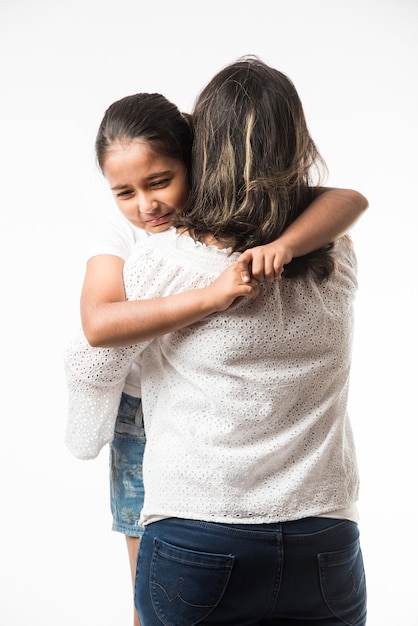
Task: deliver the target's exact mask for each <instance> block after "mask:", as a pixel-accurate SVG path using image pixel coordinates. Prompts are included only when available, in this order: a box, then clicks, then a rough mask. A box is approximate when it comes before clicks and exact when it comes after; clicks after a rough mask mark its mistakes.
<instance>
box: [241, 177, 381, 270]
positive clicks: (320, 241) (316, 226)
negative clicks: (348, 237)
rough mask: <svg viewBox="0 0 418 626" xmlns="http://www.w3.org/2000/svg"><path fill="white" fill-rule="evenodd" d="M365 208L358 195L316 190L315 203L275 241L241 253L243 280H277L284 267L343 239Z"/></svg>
mask: <svg viewBox="0 0 418 626" xmlns="http://www.w3.org/2000/svg"><path fill="white" fill-rule="evenodd" d="M368 205H369V204H368V201H367V199H366V198H365V197H364V196H363V195H362V194H361V193H359V192H358V191H353V190H351V189H328V188H326V187H320V188H318V195H317V197H316V198H315V200H313V202H311V204H310V205H309V206H308V207H307V208H306V209H305V211H304V212H303V213H302V214H301V215H300V216H299V217H298V218H297V219H296V220H295V221H294V222H293V223H292V224H291V225H290V226H289V227H288V228H286V230H285V231H284V232H283V233H282V234H281V235H280V237H279V238H278V239H276V240H275V241H273V242H271V243H269V244H267V245H265V246H257V247H256V248H251V249H249V250H246V251H245V252H243V253H242V255H241V256H240V257H239V259H238V263H239V265H240V267H241V271H242V273H243V278H244V279H246V280H250V273H251V276H253V277H254V278H256V279H257V280H259V281H266V282H273V281H274V280H280V277H281V274H282V272H283V266H284V265H286V264H287V263H290V261H291V260H292V259H293V258H294V257H298V256H303V255H304V254H308V253H309V252H313V251H314V250H317V249H318V248H321V247H322V246H325V245H326V244H327V243H330V242H331V241H335V240H336V239H338V238H339V237H342V235H344V234H345V233H346V232H347V231H348V230H349V229H350V228H351V227H352V226H353V225H354V223H355V222H356V221H357V219H358V218H359V217H360V215H361V213H362V212H363V211H365V210H366V209H367V207H368ZM250 266H251V270H250Z"/></svg>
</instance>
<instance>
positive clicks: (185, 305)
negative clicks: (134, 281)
mask: <svg viewBox="0 0 418 626" xmlns="http://www.w3.org/2000/svg"><path fill="white" fill-rule="evenodd" d="M122 268H123V260H122V259H120V258H119V257H115V256H111V255H100V256H96V257H93V258H92V259H90V261H89V262H88V264H87V271H86V276H85V280H84V284H83V290H82V295H81V317H82V325H83V330H84V334H85V336H86V338H87V341H88V342H89V343H90V345H91V346H95V347H120V346H129V345H131V344H134V343H139V342H144V341H148V340H149V339H154V338H155V337H159V336H161V335H164V334H166V333H170V332H174V331H175V330H179V329H180V328H185V327H186V326H189V325H190V324H193V323H194V322H197V321H199V320H201V319H203V318H204V317H207V316H208V315H211V314H212V313H215V312H218V311H225V310H226V309H227V308H228V307H229V306H230V305H231V304H232V303H233V302H234V300H235V299H236V298H238V297H241V296H245V297H247V298H256V297H257V295H258V293H259V284H258V281H256V280H255V279H251V280H250V281H247V280H246V278H245V277H244V278H243V276H242V272H241V268H240V267H239V266H238V265H237V264H236V263H234V264H232V265H231V266H230V267H228V268H227V269H226V270H224V271H223V272H222V273H221V274H220V276H219V277H218V278H217V279H216V280H214V281H213V282H212V283H211V284H210V285H208V286H207V287H202V288H200V289H194V290H192V291H185V292H182V293H179V294H176V295H171V296H166V297H163V298H154V299H149V300H132V301H127V300H125V292H124V289H123V278H122Z"/></svg>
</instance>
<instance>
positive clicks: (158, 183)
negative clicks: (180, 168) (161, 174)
mask: <svg viewBox="0 0 418 626" xmlns="http://www.w3.org/2000/svg"><path fill="white" fill-rule="evenodd" d="M169 184H170V179H169V178H164V179H162V180H156V181H154V182H152V183H151V184H150V187H151V188H153V189H155V188H156V187H157V188H158V187H166V186H167V185H169Z"/></svg>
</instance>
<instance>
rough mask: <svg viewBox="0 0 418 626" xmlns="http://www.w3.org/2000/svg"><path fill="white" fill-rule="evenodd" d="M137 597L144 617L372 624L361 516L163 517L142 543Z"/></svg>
mask: <svg viewBox="0 0 418 626" xmlns="http://www.w3.org/2000/svg"><path fill="white" fill-rule="evenodd" d="M135 604H136V608H137V610H138V613H139V617H140V620H141V626H157V625H158V626H161V624H164V625H165V626H192V625H193V624H206V625H214V624H222V626H229V625H231V626H232V625H234V626H262V625H263V626H264V625H265V626H267V625H269V626H302V625H305V626H341V625H344V624H346V625H347V624H348V625H350V626H364V625H365V624H366V583H365V575H364V567H363V559H362V555H361V550H360V544H359V531H358V527H357V524H355V523H354V522H350V521H347V520H335V519H326V518H306V519H304V520H298V521H294V522H285V523H277V524H265V525H262V524H259V525H244V524H215V523H211V522H199V521H193V520H182V519H175V518H171V519H166V520H162V521H160V522H154V523H152V524H150V525H148V526H147V527H146V528H145V533H144V535H143V538H142V541H141V544H140V549H139V553H138V569H137V577H136V585H135Z"/></svg>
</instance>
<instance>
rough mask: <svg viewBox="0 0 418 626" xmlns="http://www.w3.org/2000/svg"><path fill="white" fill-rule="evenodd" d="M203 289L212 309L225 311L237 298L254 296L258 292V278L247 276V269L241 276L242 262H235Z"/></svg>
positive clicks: (252, 297)
mask: <svg viewBox="0 0 418 626" xmlns="http://www.w3.org/2000/svg"><path fill="white" fill-rule="evenodd" d="M244 267H246V266H245V264H244ZM247 277H248V278H247ZM204 290H205V291H206V295H207V298H208V302H210V303H211V308H212V307H213V310H214V311H226V309H228V308H229V307H230V306H231V305H232V304H233V303H234V302H235V300H236V299H237V298H240V297H246V298H251V299H254V298H256V297H257V296H258V294H259V293H260V285H259V282H258V280H256V279H255V278H252V277H250V276H249V274H248V271H247V270H246V271H245V272H244V278H243V271H242V264H240V263H238V262H235V263H233V264H232V265H230V266H229V267H228V268H227V269H226V270H224V271H223V272H222V274H220V275H219V276H218V278H216V279H215V280H214V281H213V283H211V284H210V285H208V286H207V287H204Z"/></svg>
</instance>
